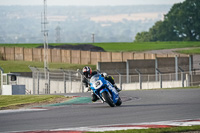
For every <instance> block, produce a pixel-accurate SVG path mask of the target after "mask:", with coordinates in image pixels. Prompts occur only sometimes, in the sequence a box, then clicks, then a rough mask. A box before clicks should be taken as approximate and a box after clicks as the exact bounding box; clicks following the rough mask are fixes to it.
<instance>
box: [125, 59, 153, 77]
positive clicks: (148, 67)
mask: <svg viewBox="0 0 200 133" xmlns="http://www.w3.org/2000/svg"><path fill="white" fill-rule="evenodd" d="M127 63H128V65H129V66H128V68H129V74H134V75H135V74H136V75H137V72H136V71H135V69H138V70H139V71H140V72H141V73H142V74H154V73H155V60H151V59H147V60H141V59H140V60H128V61H127Z"/></svg>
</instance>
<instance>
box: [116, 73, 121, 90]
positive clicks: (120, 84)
mask: <svg viewBox="0 0 200 133" xmlns="http://www.w3.org/2000/svg"><path fill="white" fill-rule="evenodd" d="M115 71H116V72H117V73H118V74H119V85H120V89H121V90H122V74H121V73H119V72H118V71H117V70H115Z"/></svg>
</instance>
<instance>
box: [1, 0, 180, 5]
mask: <svg viewBox="0 0 200 133" xmlns="http://www.w3.org/2000/svg"><path fill="white" fill-rule="evenodd" d="M43 1H44V0H0V5H43ZM183 1H184V0H47V5H50V6H52V5H66V6H67V5H76V6H80V5H89V6H96V5H104V6H106V5H110V6H116V5H146V4H151V5H152V4H153V5H159V4H171V5H172V4H174V3H179V2H183Z"/></svg>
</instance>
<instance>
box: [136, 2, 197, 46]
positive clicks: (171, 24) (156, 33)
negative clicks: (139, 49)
mask: <svg viewBox="0 0 200 133" xmlns="http://www.w3.org/2000/svg"><path fill="white" fill-rule="evenodd" d="M199 28H200V0H185V1H184V2H182V3H177V4H174V5H173V6H172V8H171V9H170V11H169V12H168V13H167V14H166V15H165V16H164V20H161V21H157V22H156V23H155V24H154V25H153V27H151V28H150V29H149V31H143V32H140V33H137V35H136V36H135V41H136V42H149V41H200V29H199Z"/></svg>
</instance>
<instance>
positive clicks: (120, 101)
mask: <svg viewBox="0 0 200 133" xmlns="http://www.w3.org/2000/svg"><path fill="white" fill-rule="evenodd" d="M121 104H122V100H121V98H120V97H119V99H118V101H117V103H116V106H120V105H121Z"/></svg>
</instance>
